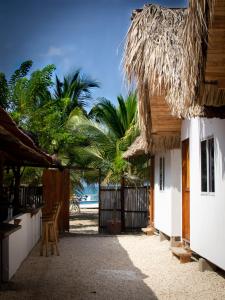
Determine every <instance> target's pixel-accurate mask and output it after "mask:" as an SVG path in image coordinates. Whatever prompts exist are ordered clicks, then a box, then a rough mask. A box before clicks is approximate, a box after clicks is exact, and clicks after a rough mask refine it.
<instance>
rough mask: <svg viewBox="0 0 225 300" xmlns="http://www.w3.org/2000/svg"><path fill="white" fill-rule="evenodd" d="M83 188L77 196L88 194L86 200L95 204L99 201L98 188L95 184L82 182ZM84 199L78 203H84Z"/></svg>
mask: <svg viewBox="0 0 225 300" xmlns="http://www.w3.org/2000/svg"><path fill="white" fill-rule="evenodd" d="M83 186H84V189H83V191H82V193H79V196H82V195H83V196H85V195H87V196H88V199H87V200H88V202H90V203H91V202H92V203H93V204H97V203H98V201H99V196H98V195H99V188H98V185H97V184H90V185H85V184H83ZM85 202H86V201H80V203H81V204H82V203H85Z"/></svg>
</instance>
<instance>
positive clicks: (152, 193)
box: [149, 156, 155, 227]
mask: <svg viewBox="0 0 225 300" xmlns="http://www.w3.org/2000/svg"><path fill="white" fill-rule="evenodd" d="M154 184H155V156H152V157H151V167H150V209H149V213H150V220H149V225H150V226H153V227H154Z"/></svg>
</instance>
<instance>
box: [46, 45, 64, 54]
mask: <svg viewBox="0 0 225 300" xmlns="http://www.w3.org/2000/svg"><path fill="white" fill-rule="evenodd" d="M64 55H65V49H63V48H60V47H54V46H50V47H49V48H48V51H47V53H46V56H64Z"/></svg>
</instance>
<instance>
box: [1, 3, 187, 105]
mask: <svg viewBox="0 0 225 300" xmlns="http://www.w3.org/2000/svg"><path fill="white" fill-rule="evenodd" d="M152 2H153V3H157V4H161V5H163V6H169V7H184V6H186V2H187V1H186V0H173V1H172V0H164V1H163V0H161V1H160V0H158V1H152ZM145 3H146V1H144V0H95V1H94V0H7V1H5V0H0V36H1V45H0V58H1V59H0V71H2V72H5V73H6V74H7V76H9V75H10V74H11V73H12V72H13V71H14V70H15V69H16V68H17V67H18V66H19V65H20V63H21V62H23V61H25V60H27V59H32V60H33V61H34V67H33V69H36V68H41V67H43V66H45V65H46V64H50V63H53V64H55V65H56V67H57V70H56V73H57V74H58V75H59V76H63V75H64V74H67V73H70V72H73V71H74V70H75V69H77V68H81V69H82V70H83V72H84V73H85V74H87V75H89V76H90V77H91V78H93V79H96V80H97V81H99V82H100V84H101V88H100V89H98V90H96V91H95V92H94V93H93V96H94V98H97V97H106V98H108V99H110V100H111V101H113V102H114V103H115V102H116V96H117V95H118V94H120V93H124V94H125V93H126V89H125V87H124V82H123V74H122V68H121V58H122V52H123V42H124V38H125V35H126V32H127V30H128V27H129V25H130V16H131V13H132V10H133V9H135V8H141V7H142V6H143V5H144V4H145Z"/></svg>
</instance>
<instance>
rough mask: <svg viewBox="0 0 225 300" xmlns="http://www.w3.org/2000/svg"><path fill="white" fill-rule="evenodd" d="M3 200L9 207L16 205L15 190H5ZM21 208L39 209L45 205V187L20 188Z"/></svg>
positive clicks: (8, 188) (7, 188)
mask: <svg viewBox="0 0 225 300" xmlns="http://www.w3.org/2000/svg"><path fill="white" fill-rule="evenodd" d="M3 199H4V202H5V203H8V204H9V205H10V204H12V205H13V206H14V205H15V201H14V188H13V187H4V188H3ZM18 203H19V206H20V208H32V207H33V208H34V207H35V208H38V207H40V206H42V205H43V187H42V186H20V188H19V201H18Z"/></svg>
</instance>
